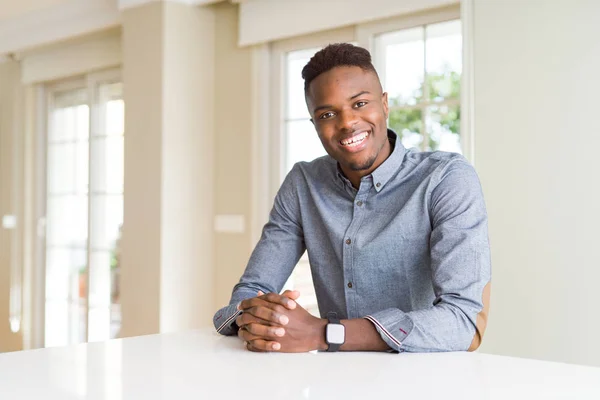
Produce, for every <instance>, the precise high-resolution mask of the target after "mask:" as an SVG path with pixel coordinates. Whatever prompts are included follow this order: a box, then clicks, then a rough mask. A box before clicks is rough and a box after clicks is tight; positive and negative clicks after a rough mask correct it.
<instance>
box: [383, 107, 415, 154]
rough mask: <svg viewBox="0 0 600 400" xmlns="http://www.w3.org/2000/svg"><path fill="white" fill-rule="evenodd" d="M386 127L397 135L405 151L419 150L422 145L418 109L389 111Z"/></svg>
mask: <svg viewBox="0 0 600 400" xmlns="http://www.w3.org/2000/svg"><path fill="white" fill-rule="evenodd" d="M388 126H389V127H390V129H392V130H393V131H394V132H396V133H397V134H398V138H400V140H401V141H402V145H403V146H404V147H406V148H407V149H410V148H413V147H417V148H419V147H420V146H421V143H423V118H422V111H421V110H420V109H418V108H412V109H405V108H401V109H397V108H396V109H391V110H390V115H389V122H388Z"/></svg>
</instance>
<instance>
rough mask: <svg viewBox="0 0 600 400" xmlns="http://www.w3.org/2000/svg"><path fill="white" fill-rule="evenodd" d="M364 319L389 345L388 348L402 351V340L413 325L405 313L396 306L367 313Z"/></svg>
mask: <svg viewBox="0 0 600 400" xmlns="http://www.w3.org/2000/svg"><path fill="white" fill-rule="evenodd" d="M365 319H367V320H369V321H371V323H372V324H373V325H374V326H375V329H377V332H379V335H380V336H381V338H382V339H383V341H384V342H385V343H387V345H388V346H390V349H392V350H395V351H398V352H402V351H404V349H403V348H402V342H403V341H404V339H405V338H406V337H407V336H408V335H409V334H410V333H411V331H412V330H413V327H414V324H413V322H412V320H411V319H410V317H409V316H408V315H406V313H404V312H402V311H400V310H398V309H396V308H390V309H387V310H383V311H379V312H376V313H373V314H372V315H367V316H366V317H365Z"/></svg>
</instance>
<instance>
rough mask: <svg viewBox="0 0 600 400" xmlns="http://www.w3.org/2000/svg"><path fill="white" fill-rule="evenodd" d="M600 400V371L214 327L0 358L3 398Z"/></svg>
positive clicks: (25, 352) (478, 354)
mask: <svg viewBox="0 0 600 400" xmlns="http://www.w3.org/2000/svg"><path fill="white" fill-rule="evenodd" d="M408 396H411V397H412V398H416V399H423V398H431V399H444V400H449V399H460V400H465V399H477V400H481V399H557V398H561V399H563V398H564V399H567V398H568V399H595V400H598V399H600V368H592V367H584V366H578V365H568V364H560V363H550V362H543V361H534V360H525V359H518V358H510V357H500V356H492V355H486V354H480V353H443V354H408V353H403V354H390V353H331V354H329V353H307V354H276V353H269V354H268V353H251V352H248V351H246V350H245V349H244V348H243V346H242V343H241V341H240V340H239V339H238V338H236V337H222V336H219V335H218V334H217V333H215V332H214V331H212V330H200V331H192V332H185V333H175V334H163V335H151V336H142V337H136V338H129V339H122V340H113V341H109V342H103V343H91V344H82V345H78V346H72V347H63V348H50V349H41V350H32V351H23V352H17V353H7V354H0V398H1V399H11V400H12V399H36V400H37V399H44V400H55V399H61V400H63V399H110V400H129V399H141V400H154V399H196V400H200V399H207V398H215V399H216V398H223V399H236V400H237V399H241V400H247V399H261V400H266V399H285V400H291V399H372V398H376V397H381V398H394V399H402V398H405V399H406V398H409V397H408Z"/></svg>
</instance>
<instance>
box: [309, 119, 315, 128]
mask: <svg viewBox="0 0 600 400" xmlns="http://www.w3.org/2000/svg"><path fill="white" fill-rule="evenodd" d="M310 122H312V124H313V126H315V120H314V119H312V118H311V119H310Z"/></svg>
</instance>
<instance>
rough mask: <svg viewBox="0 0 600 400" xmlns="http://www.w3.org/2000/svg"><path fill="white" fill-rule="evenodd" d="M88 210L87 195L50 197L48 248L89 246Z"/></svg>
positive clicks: (48, 202) (47, 203)
mask: <svg viewBox="0 0 600 400" xmlns="http://www.w3.org/2000/svg"><path fill="white" fill-rule="evenodd" d="M87 209H88V199H87V196H85V195H64V196H51V197H48V199H47V202H46V218H47V230H46V243H47V245H48V246H70V247H81V248H85V247H86V246H87V226H88V224H87V222H88V217H87Z"/></svg>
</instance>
